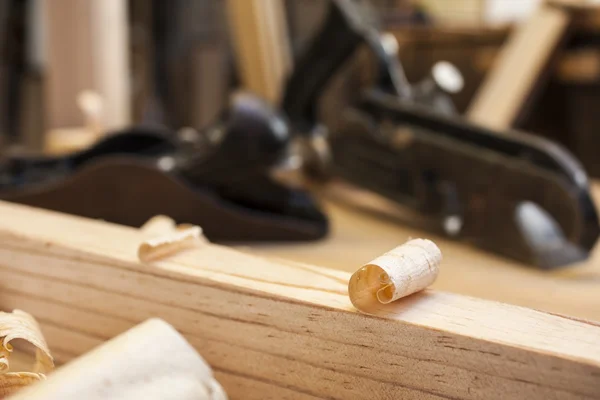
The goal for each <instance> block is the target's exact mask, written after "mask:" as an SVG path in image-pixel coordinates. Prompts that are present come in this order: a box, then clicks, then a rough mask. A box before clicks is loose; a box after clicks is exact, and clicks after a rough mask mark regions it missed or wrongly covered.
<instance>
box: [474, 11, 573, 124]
mask: <svg viewBox="0 0 600 400" xmlns="http://www.w3.org/2000/svg"><path fill="white" fill-rule="evenodd" d="M570 22H571V13H570V10H567V9H565V8H563V7H556V6H551V5H542V6H540V8H539V9H538V10H537V11H536V12H535V13H534V14H533V15H532V16H531V17H530V19H529V20H528V21H526V22H523V23H522V24H521V25H519V26H518V27H517V28H516V29H515V31H514V33H512V35H511V36H510V37H509V39H508V42H507V44H506V45H504V47H503V49H502V50H501V53H500V55H499V57H498V59H497V61H496V64H495V66H494V68H493V69H492V70H491V71H490V72H489V73H488V76H487V78H486V80H485V81H484V83H483V84H482V86H481V87H480V88H479V91H478V93H477V94H476V96H475V98H474V100H473V102H472V105H471V107H470V108H469V110H468V111H467V118H468V119H469V120H471V121H472V122H475V123H477V124H480V125H484V126H487V127H490V128H493V129H500V130H501V129H507V128H510V127H511V126H513V125H514V124H515V123H516V122H517V121H518V119H519V118H520V117H521V116H522V115H524V112H525V111H526V106H527V104H528V103H529V102H530V101H531V100H532V97H533V95H534V93H535V90H536V89H537V88H538V87H539V86H540V84H541V83H542V82H543V80H544V78H545V77H546V76H547V75H548V74H547V72H548V69H549V68H550V66H551V62H552V60H553V56H554V55H555V54H556V53H557V51H558V50H559V48H560V46H561V44H562V43H563V41H564V38H565V36H566V33H567V29H568V27H569V25H570Z"/></svg>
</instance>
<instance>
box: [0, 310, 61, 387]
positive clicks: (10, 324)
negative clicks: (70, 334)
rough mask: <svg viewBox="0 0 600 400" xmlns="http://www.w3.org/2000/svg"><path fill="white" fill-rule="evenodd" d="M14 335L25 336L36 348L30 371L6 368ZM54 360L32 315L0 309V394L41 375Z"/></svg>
mask: <svg viewBox="0 0 600 400" xmlns="http://www.w3.org/2000/svg"><path fill="white" fill-rule="evenodd" d="M15 339H21V340H25V341H27V342H29V343H31V344H32V345H33V346H35V348H36V354H35V360H36V361H35V364H34V365H33V368H32V369H33V371H32V372H12V371H10V362H9V360H10V354H11V352H12V350H13V346H12V344H11V343H10V342H11V341H13V340H15ZM53 368H54V360H53V359H52V356H51V355H50V351H49V350H48V345H47V344H46V341H45V340H44V337H43V336H42V333H41V332H40V328H39V326H38V324H37V322H36V321H35V319H34V318H33V317H32V316H31V315H29V314H27V313H26V312H23V311H21V310H14V311H13V312H12V313H6V312H0V398H4V397H6V396H9V395H10V394H12V393H14V392H16V391H17V390H19V389H21V388H22V387H24V386H28V385H30V384H31V383H33V382H37V381H40V380H44V379H45V375H44V373H47V372H50V371H52V369H53Z"/></svg>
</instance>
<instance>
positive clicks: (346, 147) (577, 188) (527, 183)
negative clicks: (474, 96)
mask: <svg viewBox="0 0 600 400" xmlns="http://www.w3.org/2000/svg"><path fill="white" fill-rule="evenodd" d="M385 40H386V39H385V37H384V36H382V35H381V33H380V32H379V30H378V28H377V25H376V20H375V18H374V14H373V12H372V11H371V9H370V7H369V3H368V1H366V0H334V1H332V2H331V7H330V11H329V14H328V17H327V18H326V21H325V23H324V25H323V28H322V30H321V31H320V32H319V33H318V34H317V35H315V38H314V40H313V42H312V44H311V45H309V49H308V50H307V51H306V52H305V53H304V54H303V55H302V57H301V58H299V60H298V61H297V62H296V64H295V72H294V74H293V75H292V76H291V77H290V79H289V81H288V84H287V86H286V93H285V95H284V101H283V109H284V111H285V112H286V113H287V115H288V118H289V119H290V121H291V122H292V124H293V127H294V129H295V130H296V133H297V134H299V135H301V136H303V137H305V138H308V140H304V143H306V148H307V149H308V150H306V153H308V154H310V155H311V156H310V157H306V158H307V159H309V160H310V159H313V160H314V159H319V157H318V156H319V155H321V157H320V158H321V160H320V162H321V164H325V165H326V163H327V160H329V161H330V165H329V167H330V171H331V173H332V174H333V175H336V176H339V177H342V178H344V179H346V180H347V181H349V182H351V183H354V184H356V185H358V186H361V187H364V188H367V189H369V190H372V191H374V192H376V193H378V194H380V195H383V196H385V197H387V198H389V199H391V200H394V201H396V202H398V203H400V204H402V205H404V206H408V207H410V208H411V209H412V210H414V211H417V212H418V213H419V215H420V216H421V218H422V220H428V221H433V223H434V226H435V227H436V228H435V229H439V230H440V231H441V232H444V233H445V234H447V235H448V236H451V237H455V238H457V239H464V240H467V241H469V242H471V243H473V244H475V245H476V246H478V247H481V248H484V249H487V250H490V251H493V252H495V253H498V254H500V255H503V256H508V257H512V258H515V259H517V260H520V261H522V262H525V263H528V264H533V265H537V266H539V267H542V268H551V267H557V266H562V265H566V264H570V263H573V262H576V261H579V260H582V259H585V258H586V257H587V256H588V255H589V252H590V250H591V249H592V247H593V246H594V244H595V242H596V240H597V238H598V235H599V226H598V217H597V214H596V210H595V208H594V205H593V203H592V199H591V196H590V193H589V188H588V181H587V177H586V174H585V171H584V170H583V169H582V168H581V166H580V165H579V163H578V162H577V161H576V160H575V159H574V158H573V157H572V156H571V154H569V153H568V152H567V151H566V150H565V149H563V148H561V147H559V146H558V145H556V144H554V143H553V142H550V141H548V140H545V139H542V138H539V137H534V136H530V135H527V134H525V133H519V134H515V133H513V132H498V131H493V130H490V129H484V128H481V127H479V126H477V125H473V124H471V123H469V122H467V121H465V120H463V119H461V118H458V117H450V116H448V115H442V113H440V112H435V107H432V104H431V102H430V100H428V99H430V96H424V97H421V96H418V94H417V93H418V92H416V91H415V90H414V87H413V86H411V85H409V83H408V81H407V80H406V77H405V76H404V73H403V71H402V68H401V66H400V64H399V62H398V58H397V57H395V56H392V55H391V54H392V52H390V51H389V50H388V49H389V48H390V46H389V45H386V42H385ZM361 44H366V45H367V46H368V47H369V48H370V49H371V50H372V51H373V53H374V55H375V57H376V60H377V61H378V66H379V68H378V71H379V78H378V79H377V80H376V82H375V84H374V86H373V87H371V88H367V89H366V90H364V91H363V94H362V95H361V98H360V99H357V100H356V101H355V102H354V104H351V105H350V106H349V107H347V108H346V109H344V110H342V111H341V112H340V113H339V118H338V120H337V121H335V124H334V125H335V126H336V127H337V129H336V130H335V131H332V132H329V133H328V134H324V133H323V132H325V130H324V129H322V128H321V126H320V125H321V124H320V122H321V121H318V118H317V110H316V104H318V101H317V100H318V99H319V97H320V96H321V94H322V90H323V88H325V87H326V85H327V82H328V81H329V79H330V78H331V77H332V76H333V75H334V74H335V73H336V71H337V70H338V68H339V67H340V66H341V65H342V64H343V63H344V62H345V61H346V60H347V59H348V58H349V57H350V55H352V53H353V52H354V50H355V49H356V48H357V47H358V46H359V45H361ZM442 75H444V74H442ZM452 80H453V78H451V81H452ZM454 80H456V79H454ZM453 86H459V85H454V84H452V83H451V82H450V84H449V87H453ZM446 114H448V113H446ZM316 127H319V128H318V129H316ZM315 143H318V144H319V146H320V147H319V149H318V151H317V150H315ZM324 144H325V145H324ZM315 154H316V156H315Z"/></svg>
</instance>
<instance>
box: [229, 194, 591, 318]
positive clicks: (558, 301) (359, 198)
mask: <svg viewBox="0 0 600 400" xmlns="http://www.w3.org/2000/svg"><path fill="white" fill-rule="evenodd" d="M593 194H594V195H595V199H596V203H597V204H600V185H598V184H596V185H595V186H594V187H593ZM320 197H321V200H322V203H323V205H324V207H325V209H326V211H327V214H328V215H329V216H330V218H331V226H332V232H331V234H330V236H329V237H328V238H327V239H325V240H323V241H319V242H314V243H290V244H260V245H256V244H255V245H248V246H240V247H239V248H240V249H244V250H248V251H252V252H254V253H259V254H262V255H267V256H271V257H281V258H287V259H291V260H295V261H299V262H305V263H310V264H317V265H322V266H326V267H329V268H335V269H340V270H344V271H348V272H354V270H355V269H356V265H357V264H361V263H364V262H368V261H369V260H371V259H373V257H374V256H377V255H379V254H382V253H384V252H385V251H388V250H390V249H392V248H394V247H395V246H397V245H398V244H399V243H402V242H404V241H405V240H407V239H408V238H410V237H413V238H415V237H428V238H431V239H432V240H434V241H435V242H436V243H437V244H438V245H439V246H440V248H441V249H442V253H443V255H444V262H443V263H442V266H441V269H440V275H439V277H438V279H437V281H436V283H435V284H434V286H433V287H434V288H436V289H440V290H445V291H450V292H454V293H460V294H463V295H468V296H475V297H480V298H485V299H489V300H495V301H501V302H506V303H510V304H517V305H520V306H525V307H530V308H535V309H539V310H544V311H548V312H553V313H560V314H567V315H571V316H577V317H579V318H587V319H593V320H596V321H600V296H599V295H598V293H600V247H598V246H597V247H596V249H595V250H594V252H593V254H592V257H591V258H590V259H589V260H587V261H586V262H583V263H581V264H578V265H574V266H571V267H568V268H565V269H563V270H558V271H552V272H546V271H539V270H536V269H533V268H530V267H527V266H524V265H521V264H519V263H517V262H514V261H512V260H510V259H505V258H502V257H498V256H495V255H493V254H490V253H487V252H484V251H481V250H478V249H476V248H474V247H471V246H469V245H468V244H465V243H461V242H457V241H453V240H449V239H447V238H444V237H440V236H435V235H431V234H428V233H426V232H425V231H423V230H421V229H418V228H415V227H411V226H408V225H407V224H406V223H405V221H404V220H403V219H402V218H400V217H401V214H400V213H399V212H396V211H397V210H396V209H395V208H394V207H392V206H391V205H390V203H388V202H385V201H382V200H381V199H379V198H374V197H372V196H368V195H366V194H365V193H363V192H359V191H357V190H352V189H346V188H344V187H338V188H336V187H335V186H331V187H330V188H329V189H327V190H322V191H321V192H320Z"/></svg>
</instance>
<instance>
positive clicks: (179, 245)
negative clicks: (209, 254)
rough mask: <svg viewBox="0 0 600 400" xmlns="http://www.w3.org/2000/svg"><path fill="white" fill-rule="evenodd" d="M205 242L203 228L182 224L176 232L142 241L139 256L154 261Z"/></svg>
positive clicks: (143, 259)
mask: <svg viewBox="0 0 600 400" xmlns="http://www.w3.org/2000/svg"><path fill="white" fill-rule="evenodd" d="M205 242H206V239H205V238H204V236H203V235H202V228H200V227H199V226H192V225H180V226H178V227H177V230H176V231H175V232H170V233H167V234H165V235H162V236H158V237H155V238H153V239H148V240H146V241H144V242H142V244H141V245H140V246H139V248H138V258H139V259H140V261H142V262H149V261H154V260H158V259H160V258H164V257H167V256H169V255H171V254H175V253H178V252H180V251H183V250H186V249H190V248H194V247H198V246H201V245H202V244H203V243H205Z"/></svg>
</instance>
